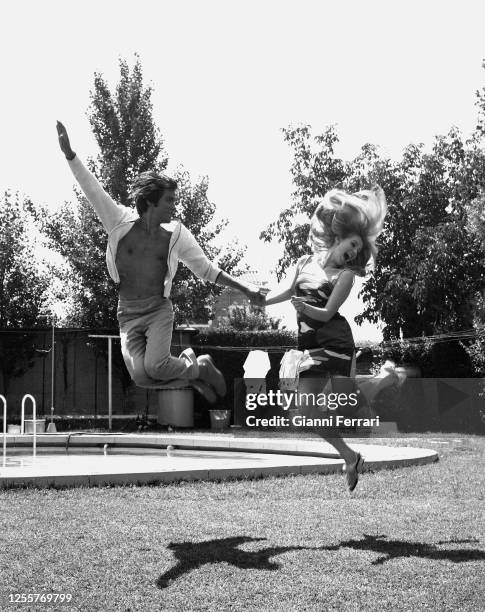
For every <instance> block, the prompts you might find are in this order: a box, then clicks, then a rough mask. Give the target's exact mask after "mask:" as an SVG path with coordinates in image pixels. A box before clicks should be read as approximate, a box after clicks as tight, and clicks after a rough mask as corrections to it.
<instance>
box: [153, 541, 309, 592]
mask: <svg viewBox="0 0 485 612" xmlns="http://www.w3.org/2000/svg"><path fill="white" fill-rule="evenodd" d="M263 540H266V538H248V537H244V536H242V537H237V538H222V539H221V540H208V541H206V542H181V543H177V544H174V543H171V544H169V545H168V548H169V549H170V550H173V551H174V555H175V558H176V559H177V564H176V565H175V566H174V567H172V569H170V570H168V572H165V573H164V574H162V575H161V576H160V578H159V579H158V580H157V586H158V587H159V588H160V589H163V588H165V587H167V586H169V584H170V583H171V582H172V581H173V580H176V579H177V578H179V577H180V576H182V575H183V574H186V573H188V572H190V571H192V570H194V569H197V568H199V567H201V566H202V565H205V564H206V563H230V564H231V565H234V566H235V567H239V568H241V569H261V570H276V569H278V568H279V567H280V566H279V564H278V563H275V562H274V561H270V557H274V556H275V555H281V554H282V553H285V552H287V551H289V550H314V549H313V548H309V547H306V546H274V547H271V548H262V549H261V550H257V551H254V552H251V551H250V552H248V551H245V550H241V549H240V548H238V547H239V546H240V545H241V544H245V543H246V542H261V541H263Z"/></svg>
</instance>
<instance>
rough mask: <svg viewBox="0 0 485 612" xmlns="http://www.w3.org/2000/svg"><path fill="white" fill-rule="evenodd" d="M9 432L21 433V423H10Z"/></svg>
mask: <svg viewBox="0 0 485 612" xmlns="http://www.w3.org/2000/svg"><path fill="white" fill-rule="evenodd" d="M7 433H9V434H19V433H20V425H9V426H8V429H7Z"/></svg>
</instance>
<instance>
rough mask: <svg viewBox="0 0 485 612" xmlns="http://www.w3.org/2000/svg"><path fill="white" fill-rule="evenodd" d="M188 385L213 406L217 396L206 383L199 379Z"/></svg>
mask: <svg viewBox="0 0 485 612" xmlns="http://www.w3.org/2000/svg"><path fill="white" fill-rule="evenodd" d="M190 385H191V386H192V387H193V388H194V389H195V390H196V391H198V392H199V393H200V394H201V395H202V397H203V398H204V399H205V400H207V401H208V402H209V404H215V403H216V401H217V395H216V392H215V391H214V389H213V388H212V387H211V386H210V385H208V384H207V383H206V382H204V381H203V380H200V379H196V380H191V381H190Z"/></svg>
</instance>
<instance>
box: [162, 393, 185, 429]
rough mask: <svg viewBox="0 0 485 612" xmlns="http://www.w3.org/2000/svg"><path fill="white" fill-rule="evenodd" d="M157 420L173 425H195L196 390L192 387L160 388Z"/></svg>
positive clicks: (163, 423)
mask: <svg viewBox="0 0 485 612" xmlns="http://www.w3.org/2000/svg"><path fill="white" fill-rule="evenodd" d="M157 393H158V412H157V421H158V422H159V423H160V425H172V426H173V427H193V426H194V390H193V389H192V387H182V388H181V389H159V390H158V392H157Z"/></svg>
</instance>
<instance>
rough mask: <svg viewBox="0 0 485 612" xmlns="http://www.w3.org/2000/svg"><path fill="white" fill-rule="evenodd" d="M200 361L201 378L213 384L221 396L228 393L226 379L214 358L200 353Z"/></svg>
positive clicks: (198, 358)
mask: <svg viewBox="0 0 485 612" xmlns="http://www.w3.org/2000/svg"><path fill="white" fill-rule="evenodd" d="M197 361H198V363H199V379H200V380H203V381H204V382H206V383H208V384H209V385H212V386H213V387H214V389H215V391H216V393H217V395H220V396H221V397H224V395H226V391H227V387H226V381H225V380H224V376H223V375H222V372H220V371H219V370H218V369H217V368H216V366H215V364H214V361H213V360H212V357H211V356H210V355H200V357H197Z"/></svg>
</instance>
